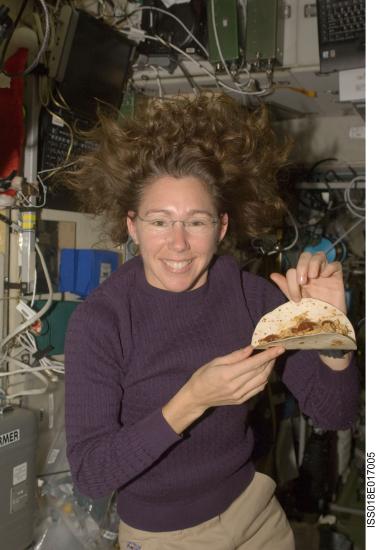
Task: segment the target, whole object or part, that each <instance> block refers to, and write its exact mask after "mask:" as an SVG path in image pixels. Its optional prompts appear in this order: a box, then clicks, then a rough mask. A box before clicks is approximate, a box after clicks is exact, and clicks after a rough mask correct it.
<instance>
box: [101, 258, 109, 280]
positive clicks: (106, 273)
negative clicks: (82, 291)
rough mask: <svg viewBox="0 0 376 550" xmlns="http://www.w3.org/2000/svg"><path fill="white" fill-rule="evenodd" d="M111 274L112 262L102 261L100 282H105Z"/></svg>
mask: <svg viewBox="0 0 376 550" xmlns="http://www.w3.org/2000/svg"><path fill="white" fill-rule="evenodd" d="M110 275H111V264H109V263H108V262H101V265H100V272H99V283H103V281H105V280H106V279H107V277H109V276H110Z"/></svg>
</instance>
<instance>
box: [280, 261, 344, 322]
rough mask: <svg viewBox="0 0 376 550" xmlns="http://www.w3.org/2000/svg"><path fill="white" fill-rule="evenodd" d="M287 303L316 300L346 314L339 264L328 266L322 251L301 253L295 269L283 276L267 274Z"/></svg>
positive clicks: (333, 263) (340, 266) (329, 264)
mask: <svg viewBox="0 0 376 550" xmlns="http://www.w3.org/2000/svg"><path fill="white" fill-rule="evenodd" d="M270 278H271V279H272V281H274V282H275V283H276V285H278V286H279V288H280V289H281V290H282V292H283V293H284V294H285V295H286V296H287V298H288V299H289V300H292V301H294V302H299V301H300V300H301V299H302V298H317V299H318V300H322V301H323V302H327V303H328V304H332V305H333V306H335V307H337V308H338V309H340V310H341V311H343V312H344V313H345V314H346V311H347V309H346V299H345V288H344V283H343V275H342V265H341V263H340V262H331V263H328V260H327V258H326V255H325V254H324V252H318V253H317V254H313V255H312V254H311V253H310V252H303V253H302V254H301V255H300V256H299V260H298V263H297V265H296V268H292V269H289V270H288V271H287V273H286V276H284V275H281V274H280V273H272V274H271V275H270Z"/></svg>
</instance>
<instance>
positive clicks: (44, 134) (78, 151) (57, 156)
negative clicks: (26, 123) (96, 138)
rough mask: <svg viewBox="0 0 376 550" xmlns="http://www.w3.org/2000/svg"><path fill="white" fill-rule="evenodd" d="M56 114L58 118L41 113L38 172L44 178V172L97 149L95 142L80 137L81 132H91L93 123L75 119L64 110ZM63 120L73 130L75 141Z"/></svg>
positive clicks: (47, 113) (44, 112)
mask: <svg viewBox="0 0 376 550" xmlns="http://www.w3.org/2000/svg"><path fill="white" fill-rule="evenodd" d="M55 114H56V116H53V115H52V114H51V113H50V112H48V111H47V110H43V111H42V113H41V119H40V130H39V162H38V170H39V171H41V172H42V174H41V175H42V178H43V171H44V170H52V169H54V168H57V167H60V166H63V165H64V164H67V163H70V162H72V160H74V158H76V157H77V156H79V155H82V154H84V153H87V152H90V151H92V150H94V149H95V142H93V141H91V140H88V139H85V138H83V137H82V136H81V135H80V131H86V130H89V129H90V128H91V127H92V126H93V122H92V121H88V120H85V119H82V118H78V117H74V116H72V115H71V114H69V113H67V112H66V111H63V110H59V111H57V112H56V110H55ZM61 118H63V119H64V120H65V121H66V122H68V124H69V125H70V127H71V128H72V130H73V141H72V135H71V132H70V131H69V128H68V127H67V126H66V125H65V124H64V123H63V122H62V120H61ZM71 144H72V146H71ZM70 147H71V149H70Z"/></svg>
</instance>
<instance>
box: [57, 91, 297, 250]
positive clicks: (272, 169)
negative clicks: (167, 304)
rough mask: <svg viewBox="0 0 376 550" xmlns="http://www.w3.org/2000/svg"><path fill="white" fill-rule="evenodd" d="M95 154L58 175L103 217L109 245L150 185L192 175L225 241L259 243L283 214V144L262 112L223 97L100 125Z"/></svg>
mask: <svg viewBox="0 0 376 550" xmlns="http://www.w3.org/2000/svg"><path fill="white" fill-rule="evenodd" d="M93 138H94V139H95V140H96V141H97V143H98V146H97V148H96V149H95V151H94V152H92V153H89V154H86V155H84V156H82V157H80V158H79V159H78V160H77V164H76V169H75V170H74V171H71V172H68V173H66V174H65V176H64V183H65V184H66V185H68V186H69V187H70V188H73V189H74V190H75V192H76V194H77V196H78V199H79V201H80V203H81V205H82V206H83V209H84V211H86V212H91V213H93V214H100V215H104V219H105V224H106V230H107V231H106V232H107V233H108V234H109V236H110V237H111V239H112V240H113V241H114V242H115V243H119V244H120V243H124V242H125V241H126V240H127V228H126V223H125V218H126V214H127V212H128V211H129V210H134V211H137V209H138V205H139V203H140V200H141V198H142V194H143V191H144V189H145V187H146V186H147V185H149V184H150V183H152V182H153V181H155V180H156V179H157V178H159V177H161V176H165V175H170V176H173V177H176V178H180V177H185V176H194V177H196V178H198V179H199V180H201V181H202V182H203V183H205V184H206V185H207V188H208V190H209V192H210V193H211V195H212V196H213V198H214V200H215V203H216V206H217V209H218V213H223V212H227V213H228V215H229V220H230V222H229V229H228V235H229V236H230V238H231V236H232V239H235V240H237V239H238V238H240V239H244V238H247V237H251V238H253V237H256V236H262V235H265V234H266V233H269V232H270V231H272V230H273V229H274V228H275V227H276V226H278V225H280V222H281V218H282V214H283V212H284V204H283V201H282V200H281V199H280V197H279V196H278V190H277V177H276V176H277V173H278V171H279V170H280V169H281V168H282V167H283V166H285V165H286V160H287V155H288V151H289V145H288V143H287V142H285V143H282V144H281V143H279V141H278V139H277V137H276V135H275V134H274V132H273V130H272V128H271V126H270V123H269V120H268V114H267V110H266V108H265V107H260V108H259V109H258V110H257V111H254V112H250V111H249V110H247V109H245V108H244V107H243V106H241V105H240V104H239V103H237V102H236V101H235V100H233V99H231V98H230V97H229V96H226V95H214V94H213V95H200V96H198V97H195V98H193V99H192V98H187V97H177V98H175V99H173V100H168V101H167V100H165V101H163V100H160V99H158V98H154V99H152V100H151V101H150V102H149V104H148V105H147V107H146V108H145V110H144V112H143V113H141V114H139V115H137V116H136V117H134V118H125V119H124V120H121V121H120V122H119V121H118V122H116V121H114V120H111V119H109V118H103V117H102V118H101V119H100V125H99V127H98V128H97V129H96V130H95V131H94V133H93Z"/></svg>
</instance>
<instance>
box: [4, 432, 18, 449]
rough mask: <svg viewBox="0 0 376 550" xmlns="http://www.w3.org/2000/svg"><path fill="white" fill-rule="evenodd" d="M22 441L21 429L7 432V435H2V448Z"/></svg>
mask: <svg viewBox="0 0 376 550" xmlns="http://www.w3.org/2000/svg"><path fill="white" fill-rule="evenodd" d="M20 439H21V437H20V430H19V429H17V430H12V431H11V432H7V433H5V434H0V447H5V445H10V444H11V443H15V442H16V441H19V440H20Z"/></svg>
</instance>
